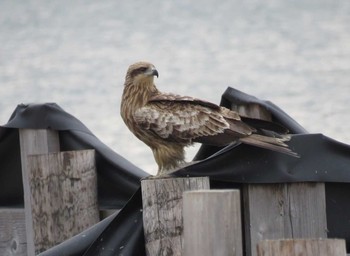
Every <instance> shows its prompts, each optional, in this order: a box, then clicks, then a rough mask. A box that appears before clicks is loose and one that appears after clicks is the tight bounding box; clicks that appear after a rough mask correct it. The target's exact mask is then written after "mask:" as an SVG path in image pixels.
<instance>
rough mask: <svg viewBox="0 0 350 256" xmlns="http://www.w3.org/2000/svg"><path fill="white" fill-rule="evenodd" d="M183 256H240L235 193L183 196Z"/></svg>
mask: <svg viewBox="0 0 350 256" xmlns="http://www.w3.org/2000/svg"><path fill="white" fill-rule="evenodd" d="M183 221H184V235H183V236H184V254H183V255H184V256H212V255H215V256H242V255H243V252H242V249H243V248H242V247H243V245H242V223H241V205H240V192H239V190H202V191H189V192H184V194H183Z"/></svg>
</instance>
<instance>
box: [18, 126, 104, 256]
mask: <svg viewBox="0 0 350 256" xmlns="http://www.w3.org/2000/svg"><path fill="white" fill-rule="evenodd" d="M20 144H21V160H22V176H23V188H24V203H25V220H26V237H27V254H28V255H34V254H35V253H38V252H42V251H44V250H46V249H48V248H50V247H52V246H53V245H55V244H57V243H60V242H62V241H63V240H65V239H67V238H69V237H71V236H73V235H75V234H77V233H79V232H81V231H83V230H84V229H85V228H87V227H89V226H91V225H93V224H95V223H96V222H98V221H99V216H98V207H97V180H96V170H95V154H94V151H93V150H84V151H71V152H61V153H57V152H58V151H59V140H58V133H57V132H55V131H52V130H27V129H24V130H20ZM52 152H55V153H52Z"/></svg>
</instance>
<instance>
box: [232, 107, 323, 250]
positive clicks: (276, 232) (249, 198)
mask: <svg viewBox="0 0 350 256" xmlns="http://www.w3.org/2000/svg"><path fill="white" fill-rule="evenodd" d="M231 108H232V109H235V110H236V111H238V112H239V113H240V114H241V115H243V116H247V117H251V118H257V119H262V120H266V121H271V120H272V117H271V114H270V113H269V112H268V110H267V109H265V108H264V107H261V106H260V105H258V104H248V105H232V106H231ZM243 192H244V193H243V201H244V203H243V205H244V219H245V224H244V225H245V241H246V243H245V244H246V252H247V255H253V256H256V253H257V252H256V244H257V243H258V242H259V241H261V240H263V239H277V238H307V237H321V238H326V237H327V220H326V200H325V186H324V183H291V184H270V185H252V184H248V185H245V186H244V187H243Z"/></svg>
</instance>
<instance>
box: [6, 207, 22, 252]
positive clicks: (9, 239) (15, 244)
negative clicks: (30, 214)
mask: <svg viewBox="0 0 350 256" xmlns="http://www.w3.org/2000/svg"><path fill="white" fill-rule="evenodd" d="M0 255H7V256H12V255H13V256H14V255H16V256H26V255H27V239H26V228H25V218H24V209H20V208H4V209H0Z"/></svg>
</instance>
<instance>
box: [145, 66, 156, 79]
mask: <svg viewBox="0 0 350 256" xmlns="http://www.w3.org/2000/svg"><path fill="white" fill-rule="evenodd" d="M145 74H146V75H148V76H156V77H159V74H158V70H156V69H155V68H150V69H148V70H147V71H146V73H145Z"/></svg>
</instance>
